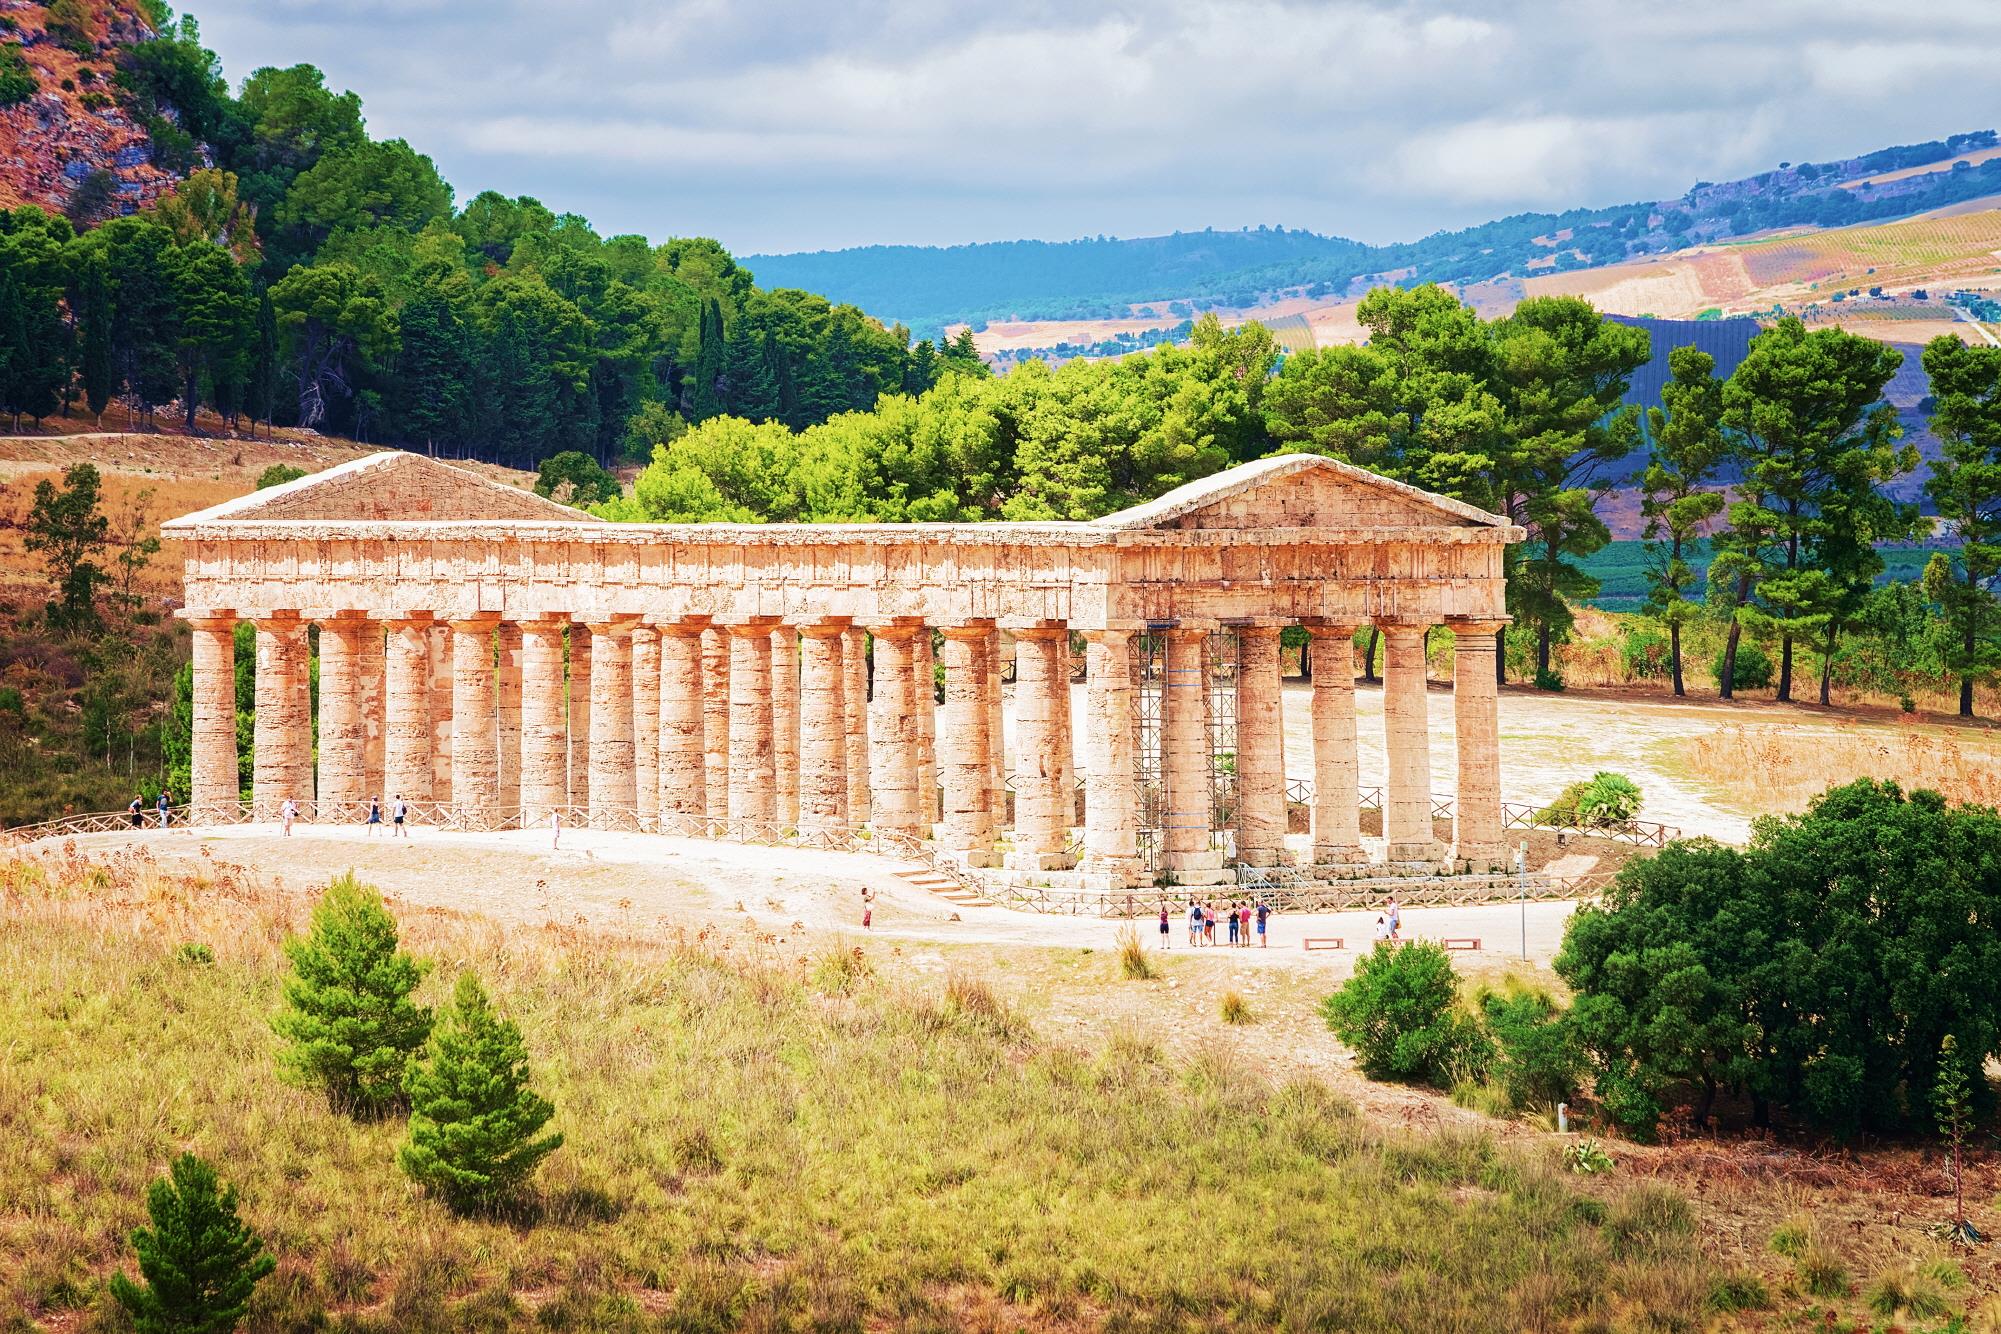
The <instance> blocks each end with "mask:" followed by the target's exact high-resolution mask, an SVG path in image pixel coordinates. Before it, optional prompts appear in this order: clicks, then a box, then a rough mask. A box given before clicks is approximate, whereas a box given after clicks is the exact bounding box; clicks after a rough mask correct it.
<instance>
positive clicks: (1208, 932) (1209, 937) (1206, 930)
mask: <svg viewBox="0 0 2001 1334" xmlns="http://www.w3.org/2000/svg"><path fill="white" fill-rule="evenodd" d="M1202 943H1203V944H1204V945H1214V944H1215V943H1216V905H1215V904H1213V903H1208V904H1204V905H1203V906H1202Z"/></svg>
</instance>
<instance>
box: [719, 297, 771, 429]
mask: <svg viewBox="0 0 2001 1334" xmlns="http://www.w3.org/2000/svg"><path fill="white" fill-rule="evenodd" d="M769 344H770V340H769V338H768V337H767V338H764V339H759V338H758V337H757V335H755V334H754V333H752V332H751V330H750V327H749V323H748V321H746V320H744V319H742V318H739V319H738V320H737V323H736V329H735V331H734V332H732V333H731V334H730V336H729V338H728V340H727V344H726V346H727V349H728V351H727V356H726V358H725V362H724V365H725V370H724V372H723V379H724V382H725V383H726V385H727V387H728V391H729V392H728V396H727V398H726V400H725V406H726V407H727V408H728V410H729V411H730V412H731V413H733V414H734V415H736V416H738V417H742V418H745V419H746V420H749V421H754V422H763V421H771V420H773V419H774V418H776V417H777V416H778V414H779V403H778V382H777V381H776V380H775V379H773V378H772V374H771V363H770V360H769V353H770V346H769Z"/></svg>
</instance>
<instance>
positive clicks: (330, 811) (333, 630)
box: [318, 617, 369, 820]
mask: <svg viewBox="0 0 2001 1334" xmlns="http://www.w3.org/2000/svg"><path fill="white" fill-rule="evenodd" d="M368 632H369V623H368V622H367V621H364V620H360V619H357V618H352V617H340V618H335V619H330V620H326V621H322V622H321V623H320V790H319V807H318V809H319V818H320V819H321V820H351V819H353V818H354V816H355V809H354V808H355V804H356V803H357V802H359V801H360V800H361V799H362V796H363V787H362V784H363V780H364V778H365V776H366V766H367V762H368V757H367V754H366V747H367V736H366V733H365V732H364V730H363V729H364V724H363V722H362V716H361V679H360V673H361V662H360V658H361V653H362V647H361V642H362V639H363V638H364V637H365V636H366V635H367V634H368Z"/></svg>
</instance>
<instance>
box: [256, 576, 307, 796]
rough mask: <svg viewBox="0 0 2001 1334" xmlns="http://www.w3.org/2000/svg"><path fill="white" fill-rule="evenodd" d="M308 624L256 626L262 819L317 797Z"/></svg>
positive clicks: (291, 619)
mask: <svg viewBox="0 0 2001 1334" xmlns="http://www.w3.org/2000/svg"><path fill="white" fill-rule="evenodd" d="M306 631H307V623H306V622H305V621H302V620H300V619H299V618H298V617H296V616H277V617H273V618H271V619H269V620H263V621H259V622H258V623H257V679H256V705H255V707H256V710H257V717H256V722H255V727H254V731H253V733H252V741H251V747H252V753H251V766H252V768H251V776H250V792H251V797H252V800H253V801H254V802H255V810H256V813H257V818H258V819H260V820H275V819H277V818H278V812H279V811H280V810H281V809H282V808H283V807H284V804H285V803H286V802H287V801H296V802H299V803H301V805H305V804H307V803H310V802H311V801H312V799H313V730H312V707H313V700H312V681H311V677H310V675H309V669H308V666H307V664H308V663H309V661H310V658H311V655H310V645H309V644H308V642H307V639H306Z"/></svg>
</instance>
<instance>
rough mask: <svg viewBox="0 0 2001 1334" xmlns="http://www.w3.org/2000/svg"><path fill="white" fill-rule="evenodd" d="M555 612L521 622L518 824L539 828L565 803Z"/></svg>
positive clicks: (564, 726)
mask: <svg viewBox="0 0 2001 1334" xmlns="http://www.w3.org/2000/svg"><path fill="white" fill-rule="evenodd" d="M568 624H569V623H568V622H567V621H565V620H562V619H559V618H555V617H546V618H543V619H540V620H533V621H525V622H523V623H522V626H521V824H522V827H523V828H527V829H539V828H542V827H543V826H545V825H547V824H548V823H549V815H550V812H552V811H554V810H556V809H557V808H558V807H561V806H567V805H569V804H570V724H569V718H568V716H567V710H566V709H565V708H564V685H563V632H564V630H565V629H566V628H567V626H568Z"/></svg>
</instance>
